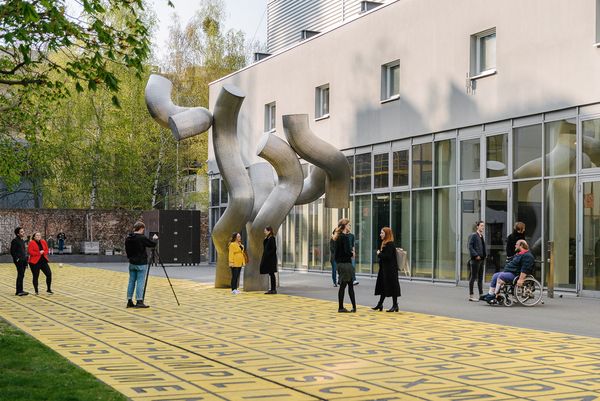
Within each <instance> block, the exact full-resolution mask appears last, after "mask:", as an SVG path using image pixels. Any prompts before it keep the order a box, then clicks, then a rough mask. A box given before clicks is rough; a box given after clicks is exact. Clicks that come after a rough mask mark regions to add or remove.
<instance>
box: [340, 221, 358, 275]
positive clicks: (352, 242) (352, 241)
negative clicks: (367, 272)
mask: <svg viewBox="0 0 600 401" xmlns="http://www.w3.org/2000/svg"><path fill="white" fill-rule="evenodd" d="M341 221H345V222H346V229H347V233H346V234H347V235H348V238H349V239H350V247H351V248H352V284H353V285H358V284H359V282H358V280H357V279H356V238H355V237H354V234H352V226H351V224H350V221H349V220H348V219H342V220H340V222H341Z"/></svg>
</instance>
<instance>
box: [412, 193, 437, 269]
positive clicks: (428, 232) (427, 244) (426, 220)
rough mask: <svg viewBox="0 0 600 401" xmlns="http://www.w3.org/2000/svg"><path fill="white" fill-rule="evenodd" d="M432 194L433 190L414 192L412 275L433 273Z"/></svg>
mask: <svg viewBox="0 0 600 401" xmlns="http://www.w3.org/2000/svg"><path fill="white" fill-rule="evenodd" d="M431 207H432V196H431V191H414V192H413V224H412V227H413V233H412V234H413V237H412V248H411V249H412V257H411V261H412V269H411V271H412V276H413V277H429V278H430V277H431V274H432V255H431V253H432V250H433V249H432V248H433V247H432V244H433V238H432V234H433V233H432V217H433V216H432V209H431Z"/></svg>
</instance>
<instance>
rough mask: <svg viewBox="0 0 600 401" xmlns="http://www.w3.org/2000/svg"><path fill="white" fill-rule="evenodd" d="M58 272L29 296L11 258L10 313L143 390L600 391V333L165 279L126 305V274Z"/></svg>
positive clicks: (518, 395)
mask: <svg viewBox="0 0 600 401" xmlns="http://www.w3.org/2000/svg"><path fill="white" fill-rule="evenodd" d="M171 270H174V269H170V272H171ZM53 272H54V276H55V282H56V285H55V291H56V292H55V294H54V295H46V294H45V293H44V294H42V295H40V296H37V297H36V296H27V297H15V296H14V295H12V294H13V291H14V288H13V285H12V282H13V280H14V277H15V272H14V267H13V266H10V265H0V283H2V284H1V285H0V316H1V317H3V318H4V319H6V320H8V321H9V322H11V323H12V324H14V325H15V326H17V327H19V328H21V329H22V330H24V331H26V332H28V333H30V334H31V335H33V336H34V337H36V338H38V339H39V340H41V341H42V342H44V343H45V344H47V345H48V346H50V347H51V348H53V349H55V350H56V351H57V352H59V353H60V354H61V355H63V356H65V357H66V358H68V359H69V360H71V361H72V362H74V363H76V364H77V365H79V366H81V367H82V368H84V369H85V370H87V371H89V372H91V373H93V374H95V375H96V376H97V377H98V378H99V379H100V380H102V381H104V382H106V383H108V384H109V385H111V386H113V387H114V388H116V389H117V390H119V391H121V392H122V393H123V394H125V395H127V396H128V397H130V398H131V399H133V400H144V401H150V400H154V401H158V400H162V401H167V400H171V401H176V400H178V401H183V400H187V401H192V400H194V401H199V400H213V399H218V400H262V399H272V400H313V399H327V400H329V399H332V400H334V399H335V400H454V401H458V400H472V399H486V400H505V399H520V400H597V399H600V351H599V349H600V339H598V338H592V337H584V336H576V335H566V334H561V333H557V332H549V331H538V330H531V329H522V328H515V327H509V326H504V325H496V324H491V323H482V322H474V321H467V320H462V319H456V318H451V317H445V316H436V315H432V314H422V313H414V312H407V311H406V309H404V308H403V311H402V313H385V312H384V313H378V312H372V311H371V310H370V309H368V308H366V307H359V310H358V312H357V313H356V314H338V313H336V309H337V305H336V304H335V303H333V302H331V301H326V300H321V299H314V298H307V297H298V296H292V295H283V294H278V295H274V296H273V295H271V296H267V295H263V294H261V293H242V294H240V295H237V296H234V295H232V294H231V293H230V292H229V291H228V290H223V289H214V288H212V286H210V285H206V284H202V283H198V282H193V281H190V280H183V279H173V284H174V285H175V287H176V289H177V295H178V297H179V300H180V301H181V306H177V305H176V304H175V301H174V298H173V294H172V293H171V289H170V287H169V285H168V283H167V281H166V280H165V279H163V278H160V277H152V278H151V279H150V283H149V290H148V291H149V296H148V297H147V298H148V301H149V303H150V304H151V305H152V307H151V308H150V309H146V310H135V309H125V308H124V299H123V298H124V296H123V291H124V288H125V285H126V281H127V275H126V273H122V272H118V271H111V270H100V269H92V268H89V269H82V268H77V267H71V266H64V267H63V268H58V267H57V266H56V265H53ZM171 273H172V272H171ZM179 273H181V271H179V272H176V273H175V274H171V276H176V275H179ZM284 274H287V273H284ZM295 276H306V277H308V276H312V275H298V274H296V275H295ZM28 278H29V277H28ZM363 284H367V283H366V282H364V283H361V286H363ZM407 286H408V285H407ZM407 286H404V287H405V288H406V287H407ZM26 287H27V288H28V287H29V285H27V286H26ZM364 287H366V286H364ZM359 288H360V286H359ZM283 289H284V287H282V290H283ZM454 290H455V289H454ZM331 291H333V289H332V288H330V289H329V294H331ZM333 295H334V294H333ZM330 297H331V295H330ZM407 298H408V297H407ZM463 298H464V297H463ZM465 305H467V306H468V307H469V308H471V307H472V308H480V309H490V310H491V309H492V308H486V307H484V306H482V305H476V304H474V305H472V304H465ZM547 306H548V304H547V305H544V306H543V307H540V308H539V309H540V311H541V310H543V309H545V308H546V307H547ZM537 308H538V307H536V308H535V309H537ZM511 309H512V308H511ZM473 310H474V309H473ZM495 310H501V308H494V311H495ZM506 310H507V309H506ZM520 310H522V311H525V310H526V311H527V312H528V313H530V311H531V310H529V309H525V308H520ZM515 311H519V309H517V308H515ZM492 365H493V366H494V368H493V369H490V366H492Z"/></svg>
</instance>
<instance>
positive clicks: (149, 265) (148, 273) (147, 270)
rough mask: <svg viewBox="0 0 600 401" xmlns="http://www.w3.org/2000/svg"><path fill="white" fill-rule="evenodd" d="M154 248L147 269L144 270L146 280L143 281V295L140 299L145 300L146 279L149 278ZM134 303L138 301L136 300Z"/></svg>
mask: <svg viewBox="0 0 600 401" xmlns="http://www.w3.org/2000/svg"><path fill="white" fill-rule="evenodd" d="M154 252H155V250H154V248H152V255H151V256H150V261H149V262H148V268H147V269H146V279H145V280H144V294H143V295H142V299H146V288H147V287H148V277H149V276H150V267H151V266H152V263H154ZM136 301H139V299H137V300H136Z"/></svg>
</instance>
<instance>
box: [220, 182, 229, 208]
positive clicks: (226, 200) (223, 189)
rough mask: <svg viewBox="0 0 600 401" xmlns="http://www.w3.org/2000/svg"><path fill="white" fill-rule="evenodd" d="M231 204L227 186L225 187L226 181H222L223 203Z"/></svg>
mask: <svg viewBox="0 0 600 401" xmlns="http://www.w3.org/2000/svg"><path fill="white" fill-rule="evenodd" d="M227 202H229V198H228V193H227V186H226V185H225V181H223V180H221V203H227Z"/></svg>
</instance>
